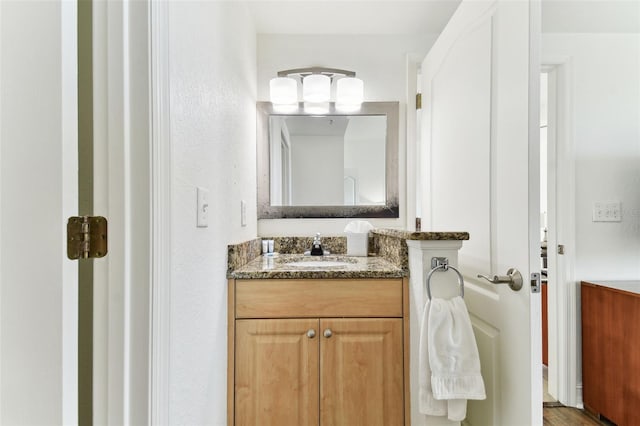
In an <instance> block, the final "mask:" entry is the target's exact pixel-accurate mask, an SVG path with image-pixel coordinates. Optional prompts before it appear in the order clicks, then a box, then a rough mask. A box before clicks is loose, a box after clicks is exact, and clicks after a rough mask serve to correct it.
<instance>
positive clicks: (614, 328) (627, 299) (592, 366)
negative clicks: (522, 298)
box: [582, 281, 640, 426]
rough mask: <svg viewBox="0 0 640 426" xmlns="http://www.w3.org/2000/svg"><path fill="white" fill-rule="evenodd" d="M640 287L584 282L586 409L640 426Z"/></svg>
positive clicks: (638, 284) (636, 284) (629, 283)
mask: <svg viewBox="0 0 640 426" xmlns="http://www.w3.org/2000/svg"><path fill="white" fill-rule="evenodd" d="M639 323H640V281H606V282H586V281H583V282H582V382H583V399H584V406H585V408H586V409H587V410H588V411H590V412H592V413H593V414H595V415H600V416H604V417H606V418H607V419H608V420H610V421H612V422H614V423H615V424H617V425H620V426H623V425H637V424H640V411H638V407H639V406H640V328H639V327H638V324H639Z"/></svg>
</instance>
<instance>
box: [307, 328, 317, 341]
mask: <svg viewBox="0 0 640 426" xmlns="http://www.w3.org/2000/svg"><path fill="white" fill-rule="evenodd" d="M307 337H308V338H309V339H313V338H314V337H316V331H315V330H314V329H313V328H310V329H309V330H308V331H307Z"/></svg>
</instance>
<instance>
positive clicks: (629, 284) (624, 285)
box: [584, 280, 640, 294]
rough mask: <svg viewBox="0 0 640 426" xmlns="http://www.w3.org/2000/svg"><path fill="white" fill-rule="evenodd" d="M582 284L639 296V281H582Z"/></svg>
mask: <svg viewBox="0 0 640 426" xmlns="http://www.w3.org/2000/svg"><path fill="white" fill-rule="evenodd" d="M584 282H586V283H589V284H593V285H599V286H602V287H608V288H612V289H614V290H620V291H626V292H628V293H634V294H640V280H629V281H600V280H597V281H592V280H584Z"/></svg>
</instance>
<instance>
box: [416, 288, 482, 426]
mask: <svg viewBox="0 0 640 426" xmlns="http://www.w3.org/2000/svg"><path fill="white" fill-rule="evenodd" d="M419 371H420V378H419V403H420V407H419V408H420V412H421V413H423V414H429V415H434V416H443V415H447V416H448V418H449V419H450V420H457V421H461V420H464V418H465V417H466V411H467V408H466V407H467V404H466V400H467V399H485V398H486V395H485V389H484V381H483V380H482V375H481V374H480V357H479V355H478V347H477V345H476V340H475V337H474V335H473V329H472V328H471V320H470V319H469V313H468V312H467V307H466V305H465V303H464V300H463V299H462V298H461V297H459V296H457V297H454V298H453V299H449V300H444V299H435V298H434V299H433V300H431V301H429V302H427V304H426V305H425V309H424V312H423V317H422V328H421V330H420V359H419Z"/></svg>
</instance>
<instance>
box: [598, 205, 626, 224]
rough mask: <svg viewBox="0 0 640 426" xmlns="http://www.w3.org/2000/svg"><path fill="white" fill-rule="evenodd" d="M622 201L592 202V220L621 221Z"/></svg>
mask: <svg viewBox="0 0 640 426" xmlns="http://www.w3.org/2000/svg"><path fill="white" fill-rule="evenodd" d="M621 204H622V203H620V201H599V202H596V203H594V204H593V221H594V222H621V221H622V213H621V212H622V206H621Z"/></svg>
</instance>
